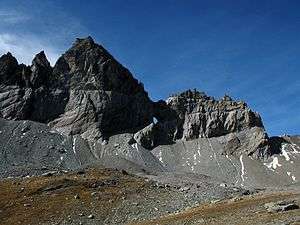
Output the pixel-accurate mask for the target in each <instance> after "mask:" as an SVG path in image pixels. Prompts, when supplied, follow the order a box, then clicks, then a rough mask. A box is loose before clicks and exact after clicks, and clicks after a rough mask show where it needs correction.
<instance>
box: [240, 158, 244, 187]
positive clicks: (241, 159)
mask: <svg viewBox="0 0 300 225" xmlns="http://www.w3.org/2000/svg"><path fill="white" fill-rule="evenodd" d="M240 163H241V167H242V169H241V170H242V171H241V179H242V182H244V181H245V179H244V175H245V167H244V163H243V155H241V156H240ZM241 185H242V186H243V183H242V184H241Z"/></svg>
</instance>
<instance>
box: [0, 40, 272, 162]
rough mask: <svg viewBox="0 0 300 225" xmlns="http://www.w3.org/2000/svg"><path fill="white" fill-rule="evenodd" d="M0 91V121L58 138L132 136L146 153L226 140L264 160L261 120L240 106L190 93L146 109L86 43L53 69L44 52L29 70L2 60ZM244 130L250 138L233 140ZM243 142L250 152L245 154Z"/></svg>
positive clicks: (134, 88)
mask: <svg viewBox="0 0 300 225" xmlns="http://www.w3.org/2000/svg"><path fill="white" fill-rule="evenodd" d="M0 85H1V89H0V115H1V117H3V118H5V119H8V120H32V121H37V122H42V123H47V124H48V125H49V126H50V127H51V128H53V129H55V130H57V131H58V132H59V133H62V134H64V135H77V134H79V135H81V136H82V137H83V138H84V139H87V140H99V139H100V140H102V141H103V140H107V139H108V138H109V137H110V136H111V135H114V134H120V133H135V135H134V140H135V141H136V142H137V143H138V144H140V145H141V146H143V147H145V148H147V149H153V148H154V147H156V146H158V145H163V144H172V143H174V142H176V140H187V141H188V140H193V139H197V138H211V137H220V136H224V135H228V134H232V135H231V138H229V139H228V143H227V146H228V149H229V150H228V151H229V152H235V151H232V149H239V151H236V152H238V153H241V152H247V153H248V154H254V155H256V156H257V157H261V156H263V157H264V156H268V155H270V154H271V152H270V147H269V144H268V137H267V135H266V134H265V130H264V127H263V124H262V121H261V118H260V116H259V115H258V114H257V113H254V112H252V111H251V109H249V108H248V107H247V105H246V104H245V103H244V102H236V101H233V100H232V99H231V98H230V97H228V96H225V97H224V98H223V99H221V100H215V99H214V98H212V97H208V96H206V95H205V94H204V93H201V92H198V91H196V90H195V91H190V90H188V91H186V92H183V93H181V94H178V95H174V96H172V97H170V98H168V99H167V100H166V101H162V100H161V101H159V102H152V101H151V100H150V99H149V97H148V94H147V93H146V91H145V90H144V87H143V85H142V84H141V83H139V82H138V81H137V80H136V79H135V78H133V76H132V74H131V73H130V72H129V71H128V70H127V69H126V68H124V67H123V66H122V65H121V64H120V63H118V62H117V61H116V60H115V59H114V58H113V57H112V56H111V55H110V54H109V53H108V52H107V51H106V50H105V49H104V48H103V47H102V46H100V45H98V44H96V43H95V42H94V41H93V39H92V38H90V37H88V38H85V39H77V40H76V42H75V43H74V44H73V46H72V47H71V48H70V49H69V50H68V51H66V52H65V53H64V54H63V55H62V56H61V57H60V58H59V59H58V61H57V62H56V64H55V66H54V67H53V68H52V67H51V66H50V63H49V62H48V60H47V58H46V56H45V54H44V52H41V53H39V54H37V55H36V56H35V58H34V59H33V61H32V65H31V66H25V65H22V64H21V65H19V64H18V62H17V60H16V59H15V58H14V57H13V56H12V55H11V54H10V53H8V54H6V55H3V56H2V57H1V58H0ZM153 118H155V119H156V120H157V122H156V123H152V122H153ZM253 128H255V132H254V134H253ZM247 130H251V132H250V131H249V132H248V133H249V134H250V133H251V135H248V136H249V137H248V136H247V135H246V136H247V137H246V136H245V135H244V136H242V137H239V135H237V133H240V132H243V133H245V134H247ZM252 134H253V135H252ZM243 137H244V138H243ZM231 139H232V140H231ZM248 142H249V143H248ZM254 142H255V143H254ZM241 143H242V144H241ZM245 143H246V145H247V146H248V145H249V146H251V148H245V149H244V147H245Z"/></svg>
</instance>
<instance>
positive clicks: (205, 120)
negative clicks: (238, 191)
mask: <svg viewBox="0 0 300 225" xmlns="http://www.w3.org/2000/svg"><path fill="white" fill-rule="evenodd" d="M154 116H155V118H157V120H158V122H157V123H156V124H151V125H149V126H148V127H146V128H144V129H143V130H142V131H140V132H138V133H136V135H135V138H136V140H137V142H138V143H140V144H141V145H143V146H144V147H146V148H150V149H151V148H154V147H156V146H158V145H160V144H171V143H172V142H175V141H176V140H179V139H180V140H185V141H189V140H194V139H198V138H212V137H221V136H225V135H228V134H232V135H230V136H227V142H228V143H226V146H227V147H226V149H228V151H229V152H231V153H241V152H246V153H247V154H250V155H252V154H254V156H255V157H257V158H261V157H265V156H268V155H270V154H271V149H270V146H269V143H268V136H267V135H266V133H265V130H264V126H263V123H262V120H261V118H260V116H259V114H257V113H255V112H253V111H251V109H250V108H249V107H248V106H247V105H246V103H244V102H241V101H240V102H236V101H233V100H232V99H231V98H230V97H229V96H224V97H223V99H220V100H215V99H214V98H212V97H209V96H207V95H206V94H204V93H203V92H199V91H196V90H193V91H191V90H188V91H185V92H183V93H180V94H177V95H173V96H172V97H169V98H168V99H167V100H166V101H159V102H157V103H154ZM247 131H248V133H249V134H252V135H248V136H247V137H246V138H243V136H242V137H240V138H238V137H237V136H238V133H240V132H243V133H245V134H247ZM241 143H242V144H241ZM245 145H247V146H248V148H247V147H246V146H245ZM249 146H251V147H249ZM242 147H244V148H242ZM232 149H233V150H232ZM237 149H239V151H237Z"/></svg>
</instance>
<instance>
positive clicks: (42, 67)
mask: <svg viewBox="0 0 300 225" xmlns="http://www.w3.org/2000/svg"><path fill="white" fill-rule="evenodd" d="M31 71H32V73H31V76H30V84H31V86H32V87H33V88H38V87H41V86H43V85H46V86H47V85H48V83H49V80H50V79H51V73H52V68H51V66H50V63H49V61H48V59H47V57H46V55H45V53H44V51H41V52H40V53H38V54H37V55H36V56H35V57H34V59H33V61H32V65H31Z"/></svg>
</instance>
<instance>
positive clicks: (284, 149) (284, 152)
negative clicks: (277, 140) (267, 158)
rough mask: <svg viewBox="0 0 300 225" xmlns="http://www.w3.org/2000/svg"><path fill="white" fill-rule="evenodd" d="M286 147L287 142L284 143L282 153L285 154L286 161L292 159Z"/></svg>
mask: <svg viewBox="0 0 300 225" xmlns="http://www.w3.org/2000/svg"><path fill="white" fill-rule="evenodd" d="M286 148H287V144H283V145H282V149H281V154H280V155H281V156H283V157H284V158H285V160H286V161H290V157H289V154H288V152H287V151H286Z"/></svg>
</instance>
